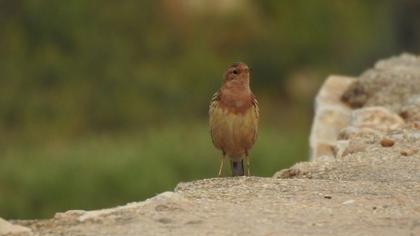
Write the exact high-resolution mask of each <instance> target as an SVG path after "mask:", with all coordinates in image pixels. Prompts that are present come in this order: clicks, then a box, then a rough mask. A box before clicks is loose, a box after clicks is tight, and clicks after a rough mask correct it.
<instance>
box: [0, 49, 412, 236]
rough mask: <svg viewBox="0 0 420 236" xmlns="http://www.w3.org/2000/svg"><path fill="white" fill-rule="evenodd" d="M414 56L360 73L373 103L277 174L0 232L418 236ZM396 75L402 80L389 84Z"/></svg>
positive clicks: (209, 182) (198, 186)
mask: <svg viewBox="0 0 420 236" xmlns="http://www.w3.org/2000/svg"><path fill="white" fill-rule="evenodd" d="M418 61H419V60H418V58H416V57H414V56H411V55H403V56H401V57H396V58H391V59H390V60H385V61H382V62H379V63H378V64H377V65H376V67H375V68H374V69H372V70H371V71H368V72H366V73H367V74H366V73H365V74H364V75H363V77H362V78H364V79H363V80H361V81H360V84H363V86H364V89H363V90H357V91H356V92H352V93H350V95H349V97H348V98H349V102H351V99H352V98H355V99H356V100H355V101H357V102H358V103H357V104H358V105H359V104H362V103H360V99H359V98H357V96H360V94H361V93H360V91H367V93H366V94H365V95H366V96H364V97H363V98H364V99H365V101H364V104H367V105H366V106H367V107H372V106H373V105H374V106H373V107H375V108H374V109H371V108H369V109H366V108H367V107H361V108H360V110H351V111H349V113H351V118H350V121H349V122H348V127H345V128H344V129H343V130H337V132H336V133H337V137H336V138H334V137H332V138H333V140H331V145H330V146H328V148H329V152H328V153H329V155H323V156H320V157H319V158H318V159H316V160H314V161H311V162H303V163H298V164H296V165H294V166H292V167H291V168H289V169H285V170H281V171H279V172H278V173H276V174H275V175H274V178H260V177H235V178H214V179H205V180H199V181H194V182H188V183H180V184H179V185H178V186H177V187H176V189H175V190H174V191H173V192H165V193H162V194H159V195H157V196H156V197H153V198H151V199H148V200H146V201H143V202H136V203H130V204H127V205H125V206H121V207H116V208H110V209H104V210H97V211H82V210H72V211H68V212H65V213H57V214H56V216H55V217H54V218H52V219H48V220H29V221H28V220H26V221H9V222H7V221H0V235H25V236H27V235H42V236H44V235H46V236H48V235H51V236H58V235H60V236H76V235H92V236H93V235H95V236H105V235H121V236H123V235H124V236H131V235H142V236H147V235H241V236H243V235H323V236H329V235H331V236H332V235H420V123H419V117H420V116H419V114H420V113H419V111H420V108H419V107H420V99H417V98H416V97H419V93H420V91H417V88H420V77H419V76H420V73H419V72H420V66H419V67H416V65H418ZM398 71H400V72H401V73H397V72H398ZM372 73H373V74H372ZM375 73H376V74H377V75H374V74H375ZM398 76H402V77H404V78H405V80H404V81H406V82H404V83H400V82H401V81H399V82H396V84H394V85H392V84H390V83H394V82H393V81H398V79H399V77H398ZM337 78H338V77H337ZM378 78H379V79H378ZM380 78H384V79H380ZM391 78H393V79H391ZM409 78H411V79H409ZM375 81H376V82H375ZM379 85H380V86H379ZM404 86H408V87H410V88H407V87H404ZM403 87H404V88H403ZM394 88H395V89H401V90H400V91H408V92H409V94H404V96H400V95H398V93H399V92H398V91H394ZM375 90H376V91H377V93H375ZM380 94H382V95H380ZM388 95H389V96H388ZM352 96H356V97H352ZM387 96H388V97H387ZM336 97H339V96H336ZM392 97H393V98H394V99H392ZM337 99H338V98H337ZM382 105H383V106H382ZM357 109H359V107H358V108H357ZM363 109H364V110H363ZM388 111H389V112H388ZM400 111H404V113H402V114H399V113H398V112H400ZM388 113H389V114H388ZM396 116H398V119H394V118H395V117H396ZM399 117H401V119H400V118H399ZM333 118H334V117H333ZM391 118H392V119H391ZM355 121H357V122H355ZM385 121H388V122H389V124H388V123H386V122H385ZM384 124H386V126H384ZM337 127H338V126H337ZM340 127H341V126H340ZM337 129H338V128H337ZM320 134H322V132H321V133H320ZM316 137H317V138H319V139H320V140H323V138H325V137H323V135H318V136H316ZM329 138H331V137H329ZM279 158H281V157H279ZM1 227H3V228H1ZM6 227H7V228H6Z"/></svg>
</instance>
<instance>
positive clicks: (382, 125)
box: [349, 107, 405, 132]
mask: <svg viewBox="0 0 420 236" xmlns="http://www.w3.org/2000/svg"><path fill="white" fill-rule="evenodd" d="M404 124H405V122H404V120H403V119H402V118H401V117H400V116H399V115H398V114H396V113H394V112H392V111H390V110H388V109H386V108H385V107H366V108H361V109H357V110H354V111H353V112H352V114H351V119H350V121H349V126H350V127H354V128H357V129H372V130H376V131H381V132H387V131H390V130H396V129H399V128H401V127H403V126H404Z"/></svg>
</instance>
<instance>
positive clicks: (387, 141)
mask: <svg viewBox="0 0 420 236" xmlns="http://www.w3.org/2000/svg"><path fill="white" fill-rule="evenodd" d="M394 143H395V142H394V140H392V139H389V138H383V139H382V140H381V145H382V147H392V146H394Z"/></svg>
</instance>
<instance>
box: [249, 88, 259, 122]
mask: <svg viewBox="0 0 420 236" xmlns="http://www.w3.org/2000/svg"><path fill="white" fill-rule="evenodd" d="M251 102H252V106H253V107H254V110H255V116H256V117H257V119H259V118H260V108H259V107H258V101H257V98H256V97H255V95H254V94H252V95H251Z"/></svg>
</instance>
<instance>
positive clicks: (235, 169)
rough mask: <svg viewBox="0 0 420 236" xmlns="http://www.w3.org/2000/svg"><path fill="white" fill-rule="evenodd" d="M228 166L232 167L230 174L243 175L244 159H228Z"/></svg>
mask: <svg viewBox="0 0 420 236" xmlns="http://www.w3.org/2000/svg"><path fill="white" fill-rule="evenodd" d="M230 167H231V169H232V176H243V175H245V170H244V160H240V161H233V160H231V161H230Z"/></svg>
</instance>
